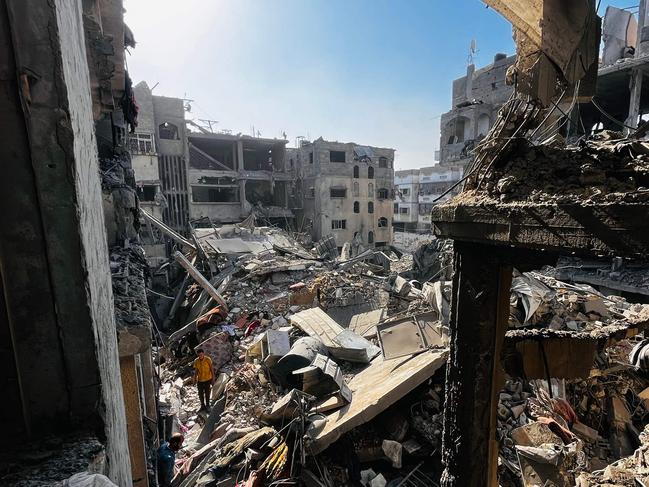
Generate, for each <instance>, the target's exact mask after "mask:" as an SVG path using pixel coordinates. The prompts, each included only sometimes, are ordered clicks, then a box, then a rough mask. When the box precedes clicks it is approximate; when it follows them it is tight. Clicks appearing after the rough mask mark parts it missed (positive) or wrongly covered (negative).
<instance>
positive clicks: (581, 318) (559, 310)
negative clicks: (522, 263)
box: [509, 272, 649, 332]
mask: <svg viewBox="0 0 649 487" xmlns="http://www.w3.org/2000/svg"><path fill="white" fill-rule="evenodd" d="M648 319H649V305H645V304H631V303H629V302H628V301H626V299H624V298H622V297H620V296H604V295H602V294H601V293H599V292H598V291H596V290H595V289H594V288H592V287H590V286H588V285H586V284H568V283H565V282H562V281H559V280H557V279H555V278H553V277H550V276H548V275H544V274H542V273H537V272H526V273H524V274H518V275H516V276H515V277H514V278H513V280H512V305H511V310H510V320H509V326H510V328H521V327H537V328H549V329H551V330H571V331H576V332H591V331H594V330H595V331H598V330H599V331H604V330H606V329H615V328H616V327H625V326H626V325H628V324H630V323H631V324H638V323H641V322H646V321H647V320H648Z"/></svg>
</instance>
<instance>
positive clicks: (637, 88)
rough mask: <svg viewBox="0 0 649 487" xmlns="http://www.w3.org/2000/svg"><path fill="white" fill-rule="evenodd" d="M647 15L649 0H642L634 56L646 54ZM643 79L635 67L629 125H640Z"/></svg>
mask: <svg viewBox="0 0 649 487" xmlns="http://www.w3.org/2000/svg"><path fill="white" fill-rule="evenodd" d="M646 16H647V0H640V10H639V11H638V31H637V32H638V35H637V41H636V53H635V56H634V57H636V58H637V57H640V56H642V55H644V54H646V52H645V51H646V50H647V49H646V44H647V43H646V42H645V43H643V42H642V31H643V29H644V26H645V19H646ZM642 80H643V72H642V70H641V69H634V70H633V71H631V79H630V80H629V90H630V99H629V115H628V117H627V118H626V121H625V122H624V123H625V124H626V125H628V126H629V127H634V128H635V127H637V126H638V117H639V115H640V98H641V96H642ZM624 131H625V132H626V133H627V134H628V133H629V131H630V130H629V129H627V128H625V129H624Z"/></svg>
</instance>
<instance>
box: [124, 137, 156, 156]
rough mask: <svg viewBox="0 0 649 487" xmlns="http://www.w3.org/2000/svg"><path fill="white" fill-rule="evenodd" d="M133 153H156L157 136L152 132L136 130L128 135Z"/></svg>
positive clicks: (129, 147)
mask: <svg viewBox="0 0 649 487" xmlns="http://www.w3.org/2000/svg"><path fill="white" fill-rule="evenodd" d="M128 150H129V152H130V153H131V154H155V137H153V134H152V133H143V132H135V133H133V134H130V135H129V136H128Z"/></svg>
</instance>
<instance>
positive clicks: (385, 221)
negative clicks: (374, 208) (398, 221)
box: [379, 216, 388, 228]
mask: <svg viewBox="0 0 649 487" xmlns="http://www.w3.org/2000/svg"><path fill="white" fill-rule="evenodd" d="M387 226H388V219H387V218H385V217H384V216H382V217H381V218H379V228H381V227H387Z"/></svg>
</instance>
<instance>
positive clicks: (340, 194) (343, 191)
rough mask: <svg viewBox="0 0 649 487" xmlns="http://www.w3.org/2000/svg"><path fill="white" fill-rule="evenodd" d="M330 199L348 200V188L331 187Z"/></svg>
mask: <svg viewBox="0 0 649 487" xmlns="http://www.w3.org/2000/svg"><path fill="white" fill-rule="evenodd" d="M329 198H331V199H344V198H347V188H341V187H330V188H329Z"/></svg>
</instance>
